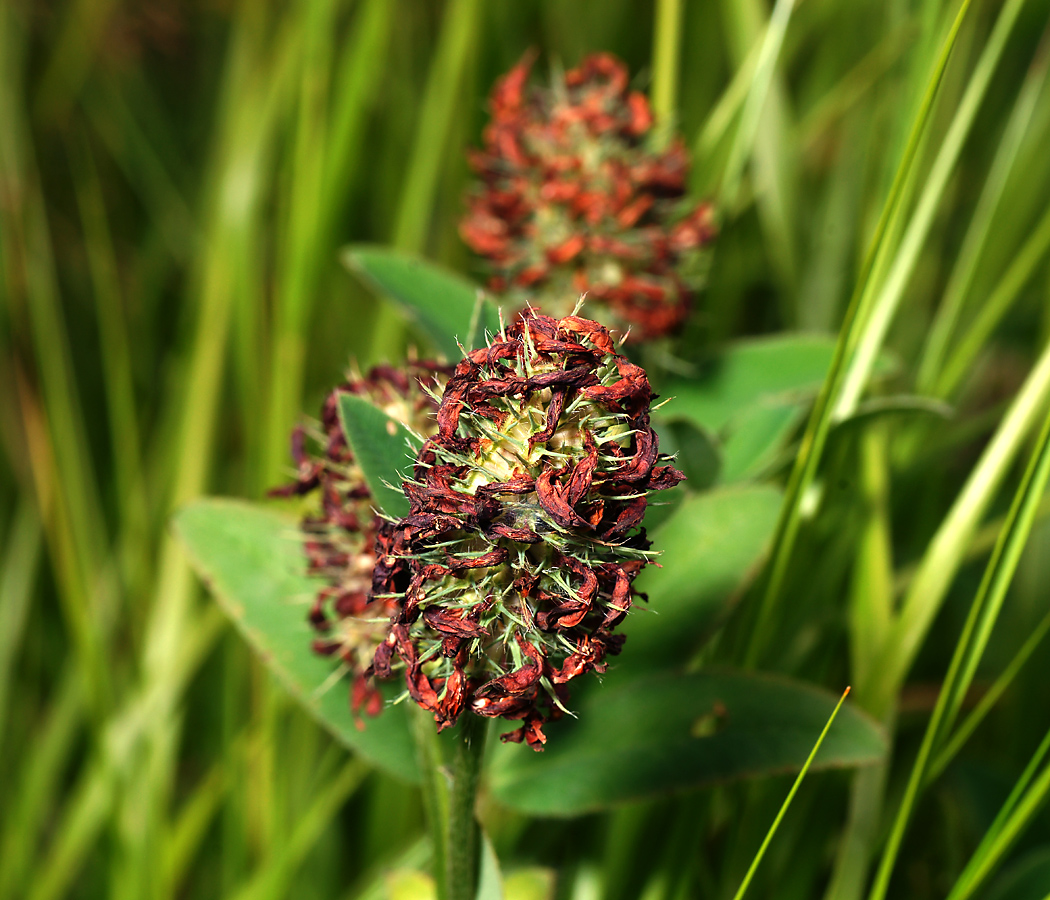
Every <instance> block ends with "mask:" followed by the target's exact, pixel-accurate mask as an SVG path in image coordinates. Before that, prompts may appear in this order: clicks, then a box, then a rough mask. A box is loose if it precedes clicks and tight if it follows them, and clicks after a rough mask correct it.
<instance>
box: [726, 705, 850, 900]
mask: <svg viewBox="0 0 1050 900" xmlns="http://www.w3.org/2000/svg"><path fill="white" fill-rule="evenodd" d="M848 695H849V688H846V690H845V691H843V693H842V696H841V697H840V698H839V702H838V703H837V704H836V706H835V709H834V710H833V711H832V713H831V718H829V719H828V723H827V725H825V726H824V730H823V731H822V732H821V733H820V737H818V738H817V742H816V744H814V745H813V750H812V751H811V752H810V754H809V757H808V759H806V764H805V765H804V766H803V767H802V771H801V772H799V773H798V777H797V778H796V779H795V783H794V784H792V785H791V790H790V791H788V795H787V797H786V798H785V799H784V803H783V805H782V806H781V807H780V811H779V812H778V813H777V817H776V818H775V819H774V820H773V824H772V825H771V826H770V827H769V831H768V832H767V833H766V836H765V839H764V840H763V841H762V846H760V847H759V848H758V852H757V853H756V854H755V857H754V859H753V860H751V865H750V866H749V867H748V870H747V874H746V875H744V880H743V882H741V884H740V887H739V888H738V889H737V892H736V893H735V894H734V895H733V900H741V898H742V897H743V896H744V893H745V892H746V891H747V888H748V885H750V884H751V879H752V878H754V876H755V872H756V871H757V870H758V866H759V863H761V862H762V857H763V856H765V855H766V848H768V847H769V844H770V842H771V841H772V840H773V835H775V834H776V833H777V829H778V828H779V827H780V822H781V820H782V819H783V818H784V815H785V813H787V811H788V807H789V806H791V801H792V800H794V799H795V794H796V793H797V792H798V789H799V786H800V785H801V784H802V779H803V778H805V777H806V773H807V772H808V771H809V767H810V764H811V763H812V762H813V758H814V757H815V756H816V755H817V751H818V750H820V745H821V744H822V743H824V737H825V736H826V735H827V733H828V730H829V729H830V728H831V723H832V722H834V721H835V716H837V715H838V713H839V710H840V709H841V708H842V704H843V703H845V702H846V697H847V696H848Z"/></svg>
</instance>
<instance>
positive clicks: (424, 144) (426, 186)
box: [372, 0, 480, 359]
mask: <svg viewBox="0 0 1050 900" xmlns="http://www.w3.org/2000/svg"><path fill="white" fill-rule="evenodd" d="M479 10H480V6H479V3H478V0H451V2H450V3H449V4H448V6H447V7H446V8H445V13H444V18H443V21H442V26H441V33H440V35H439V37H438V43H437V48H436V49H435V51H434V58H433V61H432V63H431V66H430V71H429V73H428V75H427V86H426V90H425V92H424V94H423V101H422V105H421V108H420V113H419V126H418V128H417V130H416V136H415V141H414V143H413V147H412V155H411V158H410V159H409V162H408V168H407V174H406V176H405V180H404V187H403V188H402V193H401V200H400V203H399V206H398V214H397V220H396V222H395V225H394V235H393V244H394V246H395V247H396V248H397V249H399V250H408V251H410V252H413V253H421V252H422V251H424V250H425V249H426V243H427V234H428V232H429V230H430V224H431V217H432V215H433V209H434V200H435V197H436V194H437V187H438V176H439V175H440V172H441V164H442V161H443V160H444V155H445V149H446V147H447V145H448V142H449V140H450V136H451V134H452V124H453V121H454V118H455V116H456V113H457V101H458V99H459V96H460V90H461V86H462V82H463V78H464V74H465V72H466V68H467V60H468V57H469V56H470V54H471V53H472V52H473V50H474V46H475V44H476V41H477V34H478V31H479V29H480V23H479ZM400 330H401V326H400V323H399V322H398V321H397V319H396V317H395V315H394V313H393V311H392V310H390V309H386V308H383V309H382V310H381V311H380V313H379V317H378V319H377V320H376V325H375V329H374V334H373V338H372V345H373V358H376V359H378V358H382V357H383V356H386V355H389V354H390V353H391V352H392V351H393V349H394V348H395V346H396V341H397V335H398V334H399V333H400Z"/></svg>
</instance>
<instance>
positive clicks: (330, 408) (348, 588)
mask: <svg viewBox="0 0 1050 900" xmlns="http://www.w3.org/2000/svg"><path fill="white" fill-rule="evenodd" d="M448 372H449V369H448V368H446V367H442V366H439V365H438V364H436V363H431V362H412V363H408V364H407V365H406V366H404V367H403V368H400V369H399V368H394V367H391V366H377V367H376V368H374V369H372V370H371V371H370V372H369V373H368V374H367V375H365V376H361V375H360V374H357V373H356V372H351V373H350V375H349V376H348V377H347V380H346V382H345V383H344V384H342V385H340V386H339V387H337V388H335V390H333V391H332V392H331V393H329V394H328V396H327V397H326V398H325V401H324V404H323V406H322V409H321V421H320V423H314V424H312V425H311V426H309V427H307V426H304V425H300V426H298V427H296V429H295V430H294V431H293V432H292V458H293V460H294V462H295V464H296V468H297V473H296V479H295V481H293V482H292V483H291V484H288V485H285V486H283V487H279V488H276V489H274V490H272V491H271V492H270V494H271V496H281V497H290V496H307V495H311V496H312V495H316V496H317V499H318V501H319V503H318V508H317V509H316V510H314V511H312V512H310V513H308V514H307V515H306V516H305V517H304V518H303V520H302V524H301V528H302V532H303V537H304V546H305V550H306V557H307V560H308V570H309V572H310V574H311V575H316V576H319V577H320V578H321V579H323V581H324V586H323V587H322V588H321V589H320V590H319V591H318V593H317V595H316V597H315V599H314V602H313V605H312V606H311V608H310V613H309V620H310V623H311V624H312V625H313V627H314V628H315V629H316V630H317V632H318V633H319V635H320V636H319V637H318V638H317V640H315V641H314V644H313V646H314V650H315V651H316V652H318V653H321V654H324V655H326V656H331V655H337V656H338V657H339V658H340V659H341V661H342V662H343V664H344V665H345V666H346V667H347V668H348V670H349V672H350V674H351V676H352V679H353V684H352V687H351V702H352V706H353V710H354V712H355V713H357V712H359V711H360V710H361V709H365V710H366V711H367V712H368V713H369V714H370V715H376V714H377V713H379V711H380V709H381V703H382V700H381V698H380V695H379V692H378V691H377V690H376V689H375V687H374V685H373V684H372V682H371V679H370V678H369V677H367V676H366V675H365V670H366V669H367V667H368V666H369V664H370V663H371V660H372V655H373V653H374V652H375V649H376V647H378V646H379V645H380V644H381V643H382V641H383V639H384V638H385V637H386V634H387V631H388V630H389V627H390V616H391V614H392V613H393V611H394V610H393V607H392V606H390V605H385V604H378V605H377V604H371V605H370V604H369V593H370V591H371V587H372V569H373V566H374V565H375V551H374V548H375V540H376V531H377V530H378V529H379V527H380V526H381V524H382V522H383V520H382V519H381V518H380V517H379V516H378V515H377V514H376V512H375V510H374V507H373V504H372V496H371V494H370V493H369V490H368V487H367V485H366V483H365V479H364V476H363V475H362V473H361V470H360V469H359V468H358V466H357V465H356V463H355V462H354V457H353V453H351V451H350V447H349V446H348V444H347V441H346V435H345V434H344V433H343V428H342V424H341V423H340V421H339V395H340V394H344V393H350V394H357V395H359V396H361V397H364V398H365V399H366V400H369V401H370V402H372V403H373V404H374V405H376V406H378V407H380V408H381V409H383V410H384V412H386V413H387V414H388V415H390V416H391V417H392V418H394V419H396V420H397V421H399V422H401V423H403V424H404V425H406V426H407V427H409V428H410V429H411V430H413V431H415V432H416V433H417V434H422V435H430V434H433V433H434V432H436V430H437V420H436V419H435V418H434V413H435V411H436V409H437V404H436V401H435V400H434V399H433V394H434V392H435V391H437V390H439V389H440V387H441V385H442V384H443V383H444V380H445V378H446V377H447V376H448Z"/></svg>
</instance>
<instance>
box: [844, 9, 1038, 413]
mask: <svg viewBox="0 0 1050 900" xmlns="http://www.w3.org/2000/svg"><path fill="white" fill-rule="evenodd" d="M1024 3H1025V0H1007V3H1006V4H1005V5H1004V6H1003V9H1002V12H1001V13H1000V14H999V18H998V19H997V20H996V23H995V28H994V29H993V30H992V34H991V36H990V37H989V38H988V43H987V44H986V45H985V47H984V50H983V51H982V53H981V57H980V59H979V60H978V62H977V66H976V67H975V69H974V72H973V75H971V77H970V80H969V83H968V84H967V86H966V92H965V94H964V95H963V98H962V100H961V102H960V103H959V107H958V109H957V110H956V111H955V115H954V116H953V117H952V123H951V126H950V127H949V129H948V133H947V134H946V135H945V137H944V142H943V143H942V144H941V147H940V150H939V151H938V153H937V157H936V159H935V160H934V162H933V166H932V168H931V169H930V172H929V175H928V176H927V177H926V181H925V183H924V185H923V188H922V192H921V194H920V195H919V200H918V203H917V205H916V207H915V211H914V213H913V214H912V216H911V219H910V221H909V222H908V226H907V229H906V230H905V231H904V235H903V237H902V239H901V244H900V247H899V248H898V249H897V252H896V255H895V258H894V260H893V265H892V267H891V268H890V269H889V271H888V273H887V275H886V279H885V281H884V282H883V281H882V280H881V279H880V280H879V282H878V283H873V285H872V287H873V288H877V290H878V293H877V294H876V295H875V296H874V298H873V300H872V304H871V310H870V313H869V314H868V315H866V316H865V322H864V330H863V332H862V334H861V337H860V342H859V343H858V345H857V347H856V349H855V351H854V353H853V355H852V356H851V359H850V363H849V369H848V371H847V373H846V377H845V380H844V382H843V385H842V394H841V396H840V397H839V399H838V402H837V403H836V406H835V411H836V412H835V415H836V418H840V419H841V418H846V417H847V416H848V415H850V414H851V413H852V412H853V411H854V410H855V409H856V407H857V404H858V402H859V401H860V397H861V394H862V393H863V392H864V388H865V386H866V385H867V383H868V379H869V378H870V377H871V370H872V366H873V365H874V362H875V356H876V355H877V354H878V352H879V350H880V349H881V347H882V344H883V342H884V341H885V339H886V334H887V332H888V331H889V328H890V324H891V322H892V321H893V318H894V316H895V315H896V312H897V309H898V307H899V305H900V301H901V298H902V297H903V296H904V290H905V288H906V287H907V285H908V281H909V280H910V278H911V275H912V273H913V272H914V270H915V266H916V263H917V261H918V259H919V254H920V252H921V250H922V246H923V244H924V243H925V241H926V238H927V236H928V235H929V232H930V227H931V226H932V224H933V220H934V216H935V214H936V212H937V209H938V207H939V206H940V203H941V199H942V198H943V196H944V191H945V189H946V188H947V186H948V181H949V179H950V178H951V175H952V173H953V172H954V171H955V167H956V164H957V163H958V161H959V155H960V154H961V153H962V149H963V145H964V144H965V142H966V139H967V137H968V136H969V134H970V129H971V128H972V127H973V123H974V120H975V119H976V117H977V112H978V110H979V109H980V106H981V103H982V101H983V100H984V96H985V94H986V92H987V90H988V85H989V84H990V82H991V80H992V76H993V75H994V74H995V71H996V68H997V66H998V64H999V60H1000V58H1001V56H1002V54H1003V50H1004V49H1005V47H1006V42H1007V39H1008V38H1009V37H1010V34H1011V32H1012V31H1013V27H1014V24H1015V23H1016V21H1017V18H1018V16H1019V15H1020V13H1021V10H1022V8H1023V7H1024ZM964 7H965V4H964Z"/></svg>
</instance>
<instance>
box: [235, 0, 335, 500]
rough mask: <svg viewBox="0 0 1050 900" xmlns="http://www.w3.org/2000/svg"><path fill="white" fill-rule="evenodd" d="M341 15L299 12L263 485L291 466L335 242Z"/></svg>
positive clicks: (327, 2) (312, 8)
mask: <svg viewBox="0 0 1050 900" xmlns="http://www.w3.org/2000/svg"><path fill="white" fill-rule="evenodd" d="M335 14H336V10H335V3H334V2H333V0H322V2H315V3H311V4H309V5H308V6H306V7H304V8H303V11H302V12H301V14H300V16H298V17H296V24H297V26H298V30H299V31H300V32H301V33H302V35H303V45H304V46H303V52H302V54H301V55H300V57H299V60H298V64H299V67H300V70H299V72H298V73H297V74H298V79H299V85H298V88H299V91H298V94H299V95H298V103H297V108H296V110H295V126H294V134H295V138H294V144H293V149H292V161H291V177H290V179H289V183H288V194H287V198H286V200H285V203H286V204H287V208H288V214H287V220H286V223H285V227H284V229H283V241H282V244H283V252H282V253H281V254H280V264H279V269H278V279H277V291H276V296H275V302H274V309H273V313H272V321H271V323H270V326H271V327H270V356H269V363H270V378H269V392H268V394H269V397H268V403H267V407H266V409H267V424H266V430H265V433H263V434H262V435H260V436H259V438H258V439H259V440H261V441H262V443H263V462H262V466H261V484H260V485H259V487H260V488H262V489H265V488H266V487H267V486H269V485H272V484H273V483H275V482H276V481H277V479H278V477H279V476H280V474H281V471H282V469H283V468H284V467H285V466H286V465H287V463H286V460H287V453H288V449H287V447H288V433H289V431H290V430H291V427H292V425H293V423H294V422H295V420H296V418H297V417H298V416H299V414H300V405H301V399H300V398H301V394H302V381H303V364H304V361H305V357H306V333H305V332H306V326H307V324H308V323H309V317H310V311H311V310H312V308H313V306H314V301H315V298H316V295H317V286H318V281H319V279H318V275H319V268H320V265H321V259H320V254H321V252H322V250H327V249H329V248H330V247H331V239H330V238H329V237H328V235H326V234H324V233H323V232H322V231H321V230H320V226H321V224H322V220H321V217H320V216H319V215H318V207H319V206H320V205H321V203H322V202H323V200H322V198H323V195H324V190H325V187H326V186H325V183H324V174H325V169H326V167H327V166H328V165H329V163H328V161H327V159H326V153H325V148H326V146H327V142H326V137H327V131H328V127H329V124H328V116H327V107H328V93H329V90H330V86H329V83H328V81H329V78H330V74H329V69H330V60H331V57H332V54H333V47H332V34H333V29H334V27H335ZM253 299H254V298H253Z"/></svg>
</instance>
